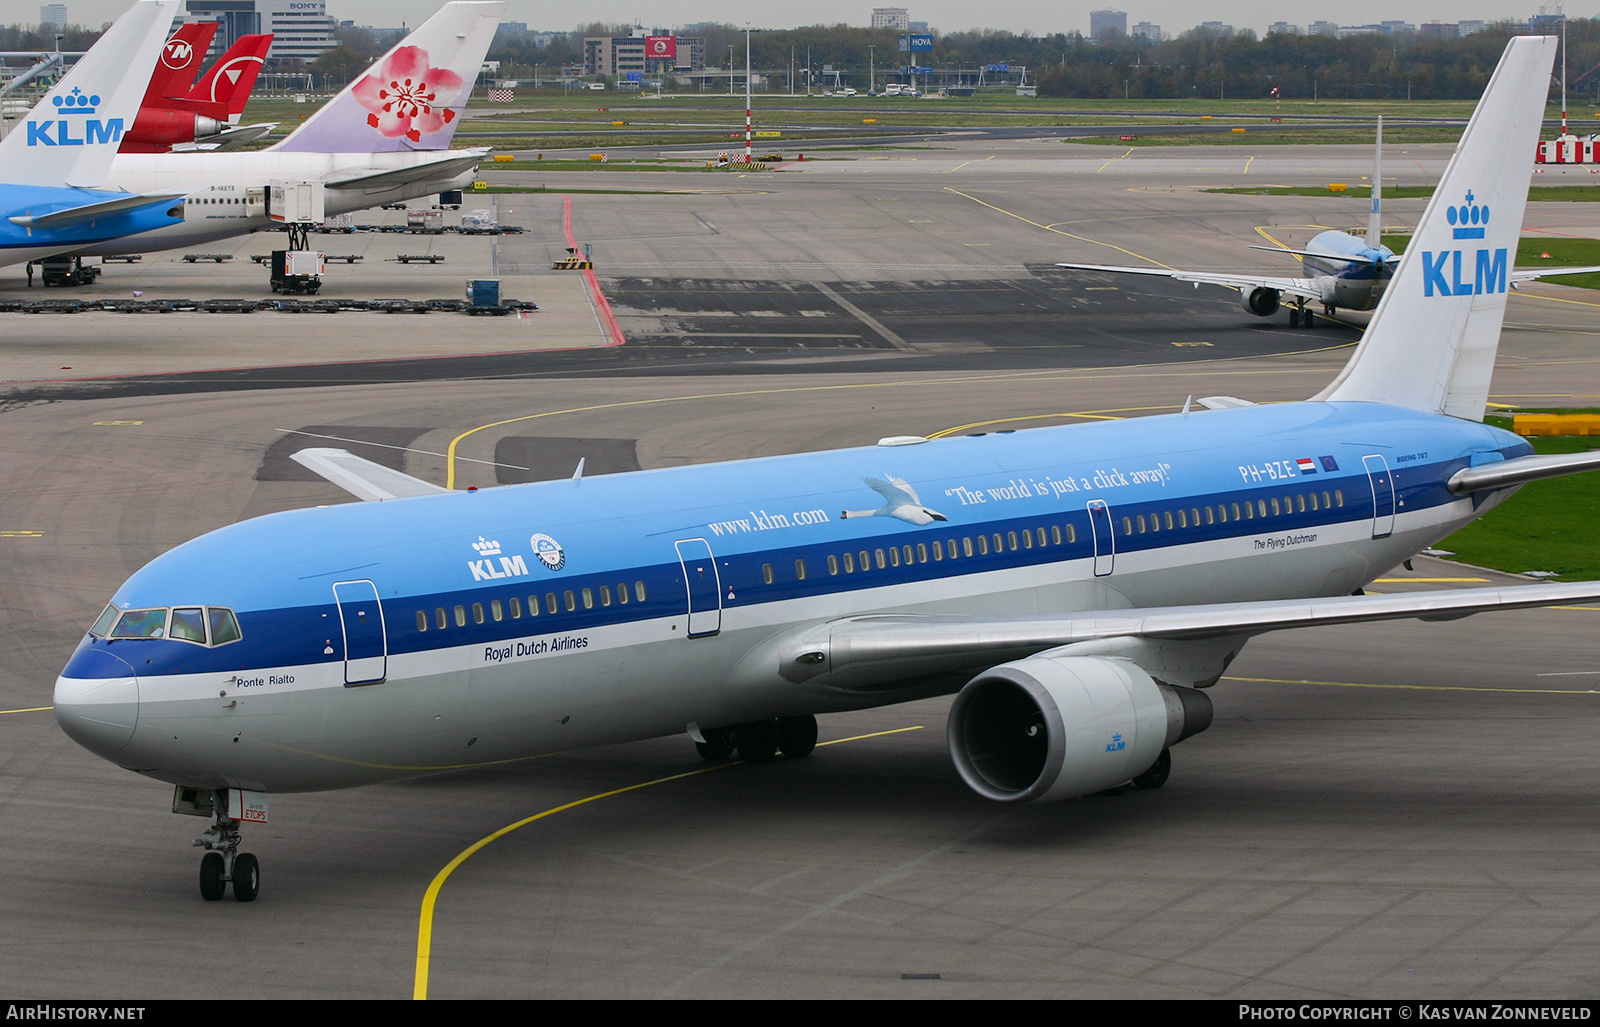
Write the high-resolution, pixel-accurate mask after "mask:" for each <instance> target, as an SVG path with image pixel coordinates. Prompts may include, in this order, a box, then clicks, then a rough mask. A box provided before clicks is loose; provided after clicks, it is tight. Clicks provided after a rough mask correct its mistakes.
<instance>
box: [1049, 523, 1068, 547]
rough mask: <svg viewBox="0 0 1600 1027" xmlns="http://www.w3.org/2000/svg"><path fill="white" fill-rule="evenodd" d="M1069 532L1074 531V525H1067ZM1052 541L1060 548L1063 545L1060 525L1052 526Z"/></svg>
mask: <svg viewBox="0 0 1600 1027" xmlns="http://www.w3.org/2000/svg"><path fill="white" fill-rule="evenodd" d="M1067 530H1068V531H1071V530H1072V525H1070V524H1069V525H1067ZM1050 541H1051V542H1053V543H1055V544H1056V545H1058V546H1059V545H1060V544H1061V525H1059V524H1052V525H1050Z"/></svg>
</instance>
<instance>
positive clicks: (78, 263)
mask: <svg viewBox="0 0 1600 1027" xmlns="http://www.w3.org/2000/svg"><path fill="white" fill-rule="evenodd" d="M39 265H40V269H41V270H42V271H43V272H44V284H45V285H88V284H90V283H92V282H93V281H94V280H95V279H96V278H99V277H100V265H99V264H85V263H84V262H83V258H82V257H56V258H54V259H51V260H41V261H39Z"/></svg>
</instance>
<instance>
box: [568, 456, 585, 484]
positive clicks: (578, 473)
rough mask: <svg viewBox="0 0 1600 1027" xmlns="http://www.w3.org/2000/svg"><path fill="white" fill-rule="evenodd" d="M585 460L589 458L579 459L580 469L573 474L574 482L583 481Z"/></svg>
mask: <svg viewBox="0 0 1600 1027" xmlns="http://www.w3.org/2000/svg"><path fill="white" fill-rule="evenodd" d="M585 459H587V458H586V457H581V456H580V457H578V469H577V470H575V471H573V472H572V480H573V481H582V480H583V461H584V460H585Z"/></svg>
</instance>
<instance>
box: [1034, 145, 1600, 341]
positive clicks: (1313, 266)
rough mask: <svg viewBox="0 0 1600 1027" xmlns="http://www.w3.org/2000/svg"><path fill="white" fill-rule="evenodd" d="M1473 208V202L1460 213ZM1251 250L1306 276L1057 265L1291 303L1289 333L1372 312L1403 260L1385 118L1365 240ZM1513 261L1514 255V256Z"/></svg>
mask: <svg viewBox="0 0 1600 1027" xmlns="http://www.w3.org/2000/svg"><path fill="white" fill-rule="evenodd" d="M1470 208H1471V200H1470V198H1469V199H1468V201H1467V204H1466V205H1464V206H1463V207H1462V210H1469V209H1470ZM1250 248H1251V249H1253V250H1267V251H1268V252H1271V253H1287V254H1289V255H1290V256H1295V257H1299V258H1300V263H1301V266H1302V267H1303V268H1304V269H1305V271H1306V272H1307V273H1306V274H1304V275H1301V276H1299V277H1294V278H1286V277H1279V276H1275V275H1259V274H1243V273H1235V272H1228V271H1172V270H1164V269H1160V268H1150V267H1120V266H1116V265H1110V264H1057V265H1056V267H1065V268H1073V269H1075V270H1079V271H1109V272H1113V273H1115V274H1125V275H1155V276H1158V277H1162V278H1171V279H1173V280H1174V281H1179V282H1193V283H1194V284H1195V285H1196V287H1198V286H1201V285H1220V286H1224V287H1226V288H1229V289H1236V290H1238V292H1239V297H1240V300H1241V302H1242V303H1243V304H1244V309H1245V310H1246V311H1248V312H1249V313H1252V314H1254V315H1256V316H1257V317H1271V316H1272V315H1273V314H1276V313H1277V312H1278V310H1279V308H1280V307H1283V306H1284V305H1285V303H1284V297H1285V296H1287V297H1288V298H1289V302H1288V304H1287V305H1288V308H1289V327H1290V328H1298V327H1300V326H1301V325H1304V326H1305V327H1307V328H1311V327H1313V326H1314V325H1315V324H1316V315H1315V314H1314V313H1313V312H1312V311H1311V310H1309V309H1307V306H1308V304H1310V305H1320V306H1321V307H1322V311H1323V313H1324V314H1325V315H1326V316H1328V317H1332V316H1333V313H1334V311H1336V310H1373V309H1375V308H1376V307H1377V306H1378V301H1379V300H1381V299H1382V298H1383V293H1384V289H1385V287H1386V286H1387V285H1388V284H1389V280H1390V279H1391V278H1393V277H1394V272H1395V267H1396V265H1398V264H1399V262H1400V259H1401V258H1400V257H1399V256H1396V255H1395V253H1394V251H1393V250H1391V249H1389V247H1387V246H1385V245H1384V244H1383V118H1382V117H1379V118H1378V137H1377V142H1376V144H1375V147H1374V150H1373V157H1372V210H1371V213H1370V214H1369V215H1368V217H1367V232H1366V235H1365V236H1364V237H1363V236H1357V235H1351V234H1350V233H1348V232H1337V231H1332V230H1330V231H1326V232H1321V233H1319V234H1317V235H1316V236H1315V237H1314V238H1312V240H1311V241H1310V242H1309V243H1307V244H1306V248H1305V249H1303V250H1294V249H1288V248H1286V247H1277V246H1252V247H1250ZM1511 254H1512V256H1513V258H1514V257H1515V256H1516V249H1515V248H1513V249H1512V251H1511ZM1595 272H1600V267H1552V268H1529V269H1526V270H1518V269H1516V268H1512V269H1510V270H1509V271H1508V273H1507V277H1508V280H1509V282H1510V284H1511V287H1512V288H1516V287H1517V286H1518V285H1519V284H1521V283H1523V282H1532V281H1535V280H1537V279H1540V278H1545V277H1548V276H1551V275H1583V274H1594V273H1595Z"/></svg>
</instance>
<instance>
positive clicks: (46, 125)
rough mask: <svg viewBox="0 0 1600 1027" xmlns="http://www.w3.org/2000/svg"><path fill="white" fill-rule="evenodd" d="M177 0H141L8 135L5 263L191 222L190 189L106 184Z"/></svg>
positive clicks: (0, 181) (0, 147)
mask: <svg viewBox="0 0 1600 1027" xmlns="http://www.w3.org/2000/svg"><path fill="white" fill-rule="evenodd" d="M177 7H178V4H177V0H140V2H139V3H136V4H134V5H133V7H132V8H131V9H130V10H129V11H128V12H127V13H126V14H124V15H123V16H122V17H121V18H119V19H117V22H116V24H114V25H112V26H111V28H110V29H108V30H106V34H105V35H104V36H102V37H101V38H100V40H99V41H98V42H97V43H95V45H94V46H93V47H91V48H90V50H89V51H88V53H86V54H85V55H84V56H83V58H82V59H81V60H79V61H78V63H77V64H74V65H73V66H72V69H71V70H70V71H68V72H67V73H66V74H65V75H63V76H62V77H61V80H60V81H59V82H57V83H56V84H55V86H54V87H53V88H52V89H51V90H50V91H49V92H48V93H46V94H45V96H44V98H43V99H41V100H40V101H39V102H38V104H36V105H35V106H34V108H33V110H32V111H30V112H29V113H28V115H27V117H25V118H23V119H22V120H21V121H20V122H18V123H17V125H16V126H15V127H14V128H13V129H12V130H11V132H10V133H9V134H8V135H7V136H6V137H5V139H3V140H0V217H3V218H4V220H0V264H21V263H25V262H27V261H31V260H37V259H40V258H42V257H47V256H50V255H51V254H54V253H58V252H60V251H61V250H63V249H68V248H70V247H73V246H81V245H92V244H96V243H102V242H105V241H108V240H111V241H116V240H121V239H125V238H127V237H128V236H132V235H137V234H139V233H142V232H149V231H153V230H155V229H159V228H163V227H166V226H169V225H178V224H182V223H183V203H182V196H183V193H182V192H174V191H172V190H170V189H164V188H162V187H161V186H160V185H159V184H156V185H153V187H152V188H150V189H148V190H137V191H132V192H129V191H124V190H117V189H113V188H109V187H107V186H106V177H107V175H108V174H109V172H110V169H111V162H112V160H113V159H114V158H115V157H116V155H117V147H118V146H119V145H121V142H122V138H123V136H124V135H126V134H127V132H128V130H129V128H130V127H131V126H132V125H133V122H134V118H135V116H136V115H137V114H138V112H139V102H140V98H141V97H142V96H143V95H144V91H145V84H146V83H147V82H148V81H149V79H150V73H151V68H152V67H154V65H155V63H156V55H157V54H158V53H159V52H160V50H161V45H162V40H163V39H164V38H165V37H166V30H167V26H168V25H169V24H171V22H172V15H173V12H174V11H176V10H177Z"/></svg>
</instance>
